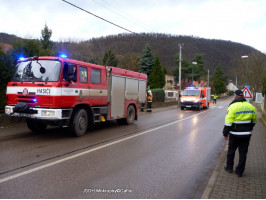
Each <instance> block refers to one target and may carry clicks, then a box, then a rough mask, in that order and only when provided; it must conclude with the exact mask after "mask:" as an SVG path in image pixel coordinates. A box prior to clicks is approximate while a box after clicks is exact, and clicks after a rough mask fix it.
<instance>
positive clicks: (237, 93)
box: [234, 90, 244, 96]
mask: <svg viewBox="0 0 266 200" xmlns="http://www.w3.org/2000/svg"><path fill="white" fill-rule="evenodd" d="M234 93H235V94H236V95H238V96H244V94H243V92H242V90H236V91H235V92H234Z"/></svg>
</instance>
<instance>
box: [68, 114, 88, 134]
mask: <svg viewBox="0 0 266 200" xmlns="http://www.w3.org/2000/svg"><path fill="white" fill-rule="evenodd" d="M87 128H88V113H87V112H86V110H85V109H78V110H76V112H75V113H74V116H73V119H72V120H71V122H70V129H71V132H72V134H73V135H74V136H76V137H80V136H83V135H85V133H86V131H87Z"/></svg>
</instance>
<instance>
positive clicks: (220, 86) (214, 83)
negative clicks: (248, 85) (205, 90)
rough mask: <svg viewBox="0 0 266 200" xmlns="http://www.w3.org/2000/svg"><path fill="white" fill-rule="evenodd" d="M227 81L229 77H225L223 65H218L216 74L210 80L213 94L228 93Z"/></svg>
mask: <svg viewBox="0 0 266 200" xmlns="http://www.w3.org/2000/svg"><path fill="white" fill-rule="evenodd" d="M226 80H227V77H226V76H225V75H224V73H223V70H222V67H221V65H217V66H216V69H215V72H214V73H213V75H212V76H211V78H210V86H211V88H212V93H215V94H221V93H224V92H226V85H225V84H226Z"/></svg>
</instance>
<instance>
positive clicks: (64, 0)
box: [62, 0, 137, 34]
mask: <svg viewBox="0 0 266 200" xmlns="http://www.w3.org/2000/svg"><path fill="white" fill-rule="evenodd" d="M62 1H63V2H65V3H68V4H69V5H71V6H73V7H75V8H78V9H80V10H82V11H84V12H86V13H88V14H90V15H93V16H94V17H97V18H99V19H101V20H103V21H105V22H107V23H109V24H112V25H114V26H116V27H118V28H121V29H123V30H125V31H128V32H130V33H133V34H137V33H135V32H133V31H131V30H129V29H126V28H124V27H122V26H119V25H118V24H115V23H113V22H111V21H109V20H107V19H104V18H103V17H100V16H98V15H95V14H93V13H92V12H89V11H87V10H85V9H83V8H81V7H79V6H77V5H75V4H72V3H70V2H68V1H66V0H62Z"/></svg>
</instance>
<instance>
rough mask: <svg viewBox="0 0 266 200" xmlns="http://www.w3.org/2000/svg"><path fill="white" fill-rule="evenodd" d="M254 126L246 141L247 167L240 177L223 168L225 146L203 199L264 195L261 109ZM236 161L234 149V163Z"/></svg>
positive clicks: (265, 145)
mask: <svg viewBox="0 0 266 200" xmlns="http://www.w3.org/2000/svg"><path fill="white" fill-rule="evenodd" d="M257 114H258V122H257V124H256V126H255V127H254V130H253V133H252V137H251V140H250V144H249V152H248V155H247V162H246V169H245V171H244V173H243V177H241V178H239V177H237V176H236V175H235V174H230V173H228V172H225V171H224V165H225V163H226V154H227V148H228V146H226V148H225V150H224V152H223V154H222V156H221V158H220V161H219V163H218V164H217V166H216V168H215V170H214V172H213V174H212V176H211V178H210V180H209V183H208V185H207V187H206V189H205V191H204V193H203V195H202V197H201V198H202V199H266V128H265V126H264V124H263V123H262V121H261V119H260V118H261V113H259V112H257ZM236 163H238V151H236V156H235V165H236Z"/></svg>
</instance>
